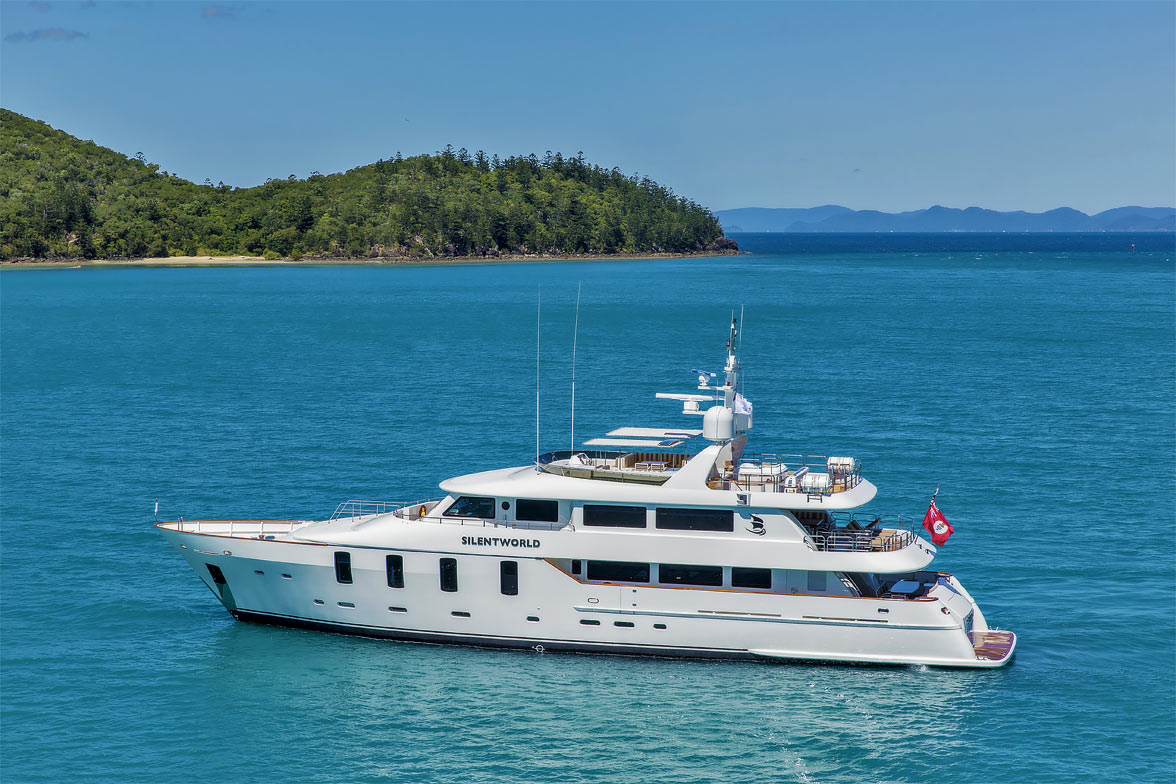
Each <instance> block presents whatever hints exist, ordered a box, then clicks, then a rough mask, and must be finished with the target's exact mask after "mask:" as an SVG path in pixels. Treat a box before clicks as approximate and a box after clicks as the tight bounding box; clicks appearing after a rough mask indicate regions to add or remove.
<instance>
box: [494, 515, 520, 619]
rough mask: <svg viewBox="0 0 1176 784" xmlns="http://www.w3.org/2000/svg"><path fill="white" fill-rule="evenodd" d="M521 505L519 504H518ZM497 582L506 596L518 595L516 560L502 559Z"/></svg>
mask: <svg viewBox="0 0 1176 784" xmlns="http://www.w3.org/2000/svg"><path fill="white" fill-rule="evenodd" d="M520 506H521V504H520ZM498 571H499V583H500V584H501V589H502V593H503V594H504V595H506V596H518V595H519V564H518V561H503V562H502V564H501V565H500V566H499V569H498Z"/></svg>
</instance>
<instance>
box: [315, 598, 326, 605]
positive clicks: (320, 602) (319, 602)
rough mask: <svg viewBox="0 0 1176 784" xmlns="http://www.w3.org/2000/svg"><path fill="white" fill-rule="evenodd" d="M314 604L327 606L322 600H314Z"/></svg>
mask: <svg viewBox="0 0 1176 784" xmlns="http://www.w3.org/2000/svg"><path fill="white" fill-rule="evenodd" d="M314 603H315V604H325V602H323V600H322V599H315V600H314Z"/></svg>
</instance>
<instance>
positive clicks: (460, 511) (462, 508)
mask: <svg viewBox="0 0 1176 784" xmlns="http://www.w3.org/2000/svg"><path fill="white" fill-rule="evenodd" d="M445 515H446V516H447V517H482V518H485V519H487V520H493V519H494V499H493V498H479V497H478V496H475V495H463V496H462V497H461V498H459V499H457V500H456V501H454V502H453V503H452V504H450V505H449V508H448V509H446V510H445Z"/></svg>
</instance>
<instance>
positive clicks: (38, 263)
mask: <svg viewBox="0 0 1176 784" xmlns="http://www.w3.org/2000/svg"><path fill="white" fill-rule="evenodd" d="M739 253H740V251H729V250H727V251H700V252H697V253H615V254H612V255H602V254H553V255H547V254H529V255H524V256H509V255H503V256H460V257H446V256H437V257H434V258H427V257H422V258H406V257H390V258H375V259H318V258H303V259H265V258H262V257H261V256H164V257H157V258H144V259H64V260H63V259H51V260H50V259H46V260H36V259H13V260H12V261H5V262H3V263H0V269H14V268H20V269H36V268H45V269H53V268H57V269H60V268H81V267H257V266H290V265H304V266H307V265H315V264H356V265H369V266H370V265H404V264H495V263H502V262H532V261H534V262H542V261H647V260H651V259H683V258H692V257H695V256H698V257H706V256H732V255H738V254H739Z"/></svg>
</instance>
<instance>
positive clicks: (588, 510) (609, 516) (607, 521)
mask: <svg viewBox="0 0 1176 784" xmlns="http://www.w3.org/2000/svg"><path fill="white" fill-rule="evenodd" d="M584 525H598V526H602V527H608V528H644V527H645V507H644V506H612V505H609V504H584Z"/></svg>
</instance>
